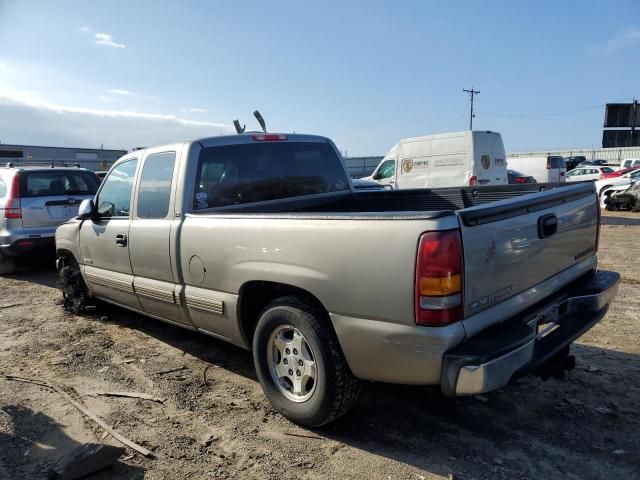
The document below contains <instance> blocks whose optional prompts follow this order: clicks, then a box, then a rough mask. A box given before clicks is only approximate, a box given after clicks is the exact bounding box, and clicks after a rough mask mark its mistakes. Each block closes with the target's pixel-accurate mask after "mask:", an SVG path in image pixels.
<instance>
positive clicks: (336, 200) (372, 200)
mask: <svg viewBox="0 0 640 480" xmlns="http://www.w3.org/2000/svg"><path fill="white" fill-rule="evenodd" d="M576 185H578V184H575V183H574V184H573V185H572V184H567V183H563V184H543V183H538V184H522V185H504V186H490V187H460V188H437V189H415V190H388V191H373V192H345V193H339V194H326V195H318V196H315V197H306V198H294V199H283V200H277V201H273V202H269V203H266V202H265V203H261V204H243V205H232V206H228V207H220V208H209V209H204V210H198V211H197V213H192V214H190V215H194V216H202V215H212V214H214V215H215V214H220V215H224V214H279V215H278V216H282V214H297V215H299V214H304V213H316V214H325V215H320V216H322V217H325V216H331V217H345V216H349V217H350V218H351V217H352V215H345V214H349V213H355V214H358V213H359V214H365V213H366V214H373V215H364V216H363V218H372V217H374V218H375V217H380V216H381V215H375V214H376V213H378V214H380V213H385V214H389V215H382V216H385V217H393V218H398V217H402V218H436V217H440V216H446V215H453V214H454V212H456V211H458V210H461V209H464V208H469V207H475V206H479V205H485V204H488V203H493V202H497V201H500V200H507V199H510V198H513V197H519V196H522V195H527V194H531V193H538V192H541V191H549V190H558V189H564V188H567V187H572V186H573V187H576ZM582 185H583V187H582V189H584V185H585V184H582ZM399 214H400V215H399ZM356 216H358V215H356Z"/></svg>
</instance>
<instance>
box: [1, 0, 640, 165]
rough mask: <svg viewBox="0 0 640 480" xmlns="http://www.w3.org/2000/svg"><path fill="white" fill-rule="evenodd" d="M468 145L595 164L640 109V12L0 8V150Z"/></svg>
mask: <svg viewBox="0 0 640 480" xmlns="http://www.w3.org/2000/svg"><path fill="white" fill-rule="evenodd" d="M472 86H473V87H475V89H476V90H480V94H479V95H477V96H476V99H475V108H476V118H475V119H474V129H476V130H493V131H498V132H500V133H502V136H503V139H504V143H505V147H506V149H507V151H522V150H534V149H551V148H571V147H592V146H593V147H599V146H600V144H601V140H602V125H603V119H604V104H606V103H614V102H629V101H631V100H632V99H633V97H634V96H636V97H638V98H640V2H638V1H637V0H618V1H616V2H611V1H596V0H585V1H578V0H575V1H562V2H557V1H537V2H518V1H486V2H484V1H483V2H480V1H454V0H452V1H447V2H444V1H441V2H432V1H417V0H416V1H409V0H406V1H405V0H396V1H391V0H388V1H371V0H368V1H359V0H354V1H344V0H343V1H336V0H324V1H321V2H311V1H305V0H297V1H284V0H283V1H271V2H265V1H261V2H257V1H253V0H245V1H243V2H237V1H189V0H185V1H181V2H173V1H172V2H169V1H162V0H156V1H145V0H139V1H130V0H128V1H110V0H102V1H95V2H94V1H81V2H80V1H78V2H76V1H64V0H60V1H56V2H51V1H30V0H20V1H18V0H0V141H1V142H2V143H24V144H32V145H53V146H73V147H80V146H82V147H100V146H101V145H103V146H104V148H124V149H131V148H132V147H136V146H152V145H158V144H163V143H171V142H177V141H183V140H187V139H190V138H199V137H206V136H216V135H222V134H230V133H233V132H234V130H233V123H232V122H233V120H234V119H236V118H238V119H240V121H241V123H244V124H247V127H248V128H247V129H248V130H250V129H258V125H257V122H256V121H255V119H254V118H253V116H252V112H253V111H254V110H256V109H258V110H260V112H261V113H262V115H263V117H264V118H265V120H266V122H267V127H268V129H269V131H273V132H298V133H313V134H319V135H325V136H328V137H330V138H332V139H333V140H334V141H335V142H336V144H337V146H338V148H340V150H341V151H343V153H346V154H347V155H349V156H359V155H383V154H384V153H386V151H387V150H388V149H389V148H390V147H391V146H392V145H393V144H395V143H396V142H397V140H398V139H400V138H404V137H411V136H417V135H428V134H434V133H442V132H450V131H459V130H465V129H467V128H468V126H469V97H468V95H467V94H466V93H464V92H463V91H462V89H463V88H471V87H472Z"/></svg>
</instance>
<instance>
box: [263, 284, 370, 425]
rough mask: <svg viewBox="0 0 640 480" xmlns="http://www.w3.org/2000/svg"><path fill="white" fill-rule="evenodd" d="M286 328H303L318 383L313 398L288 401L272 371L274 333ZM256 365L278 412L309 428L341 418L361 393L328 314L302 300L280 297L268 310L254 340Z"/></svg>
mask: <svg viewBox="0 0 640 480" xmlns="http://www.w3.org/2000/svg"><path fill="white" fill-rule="evenodd" d="M283 326H292V327H294V329H297V330H298V331H299V332H300V333H301V334H302V336H303V337H304V340H306V342H307V344H308V346H309V348H310V350H311V351H312V352H313V355H314V360H315V365H316V372H317V376H316V381H315V383H314V386H313V391H312V393H311V396H310V397H309V398H308V399H306V400H304V401H299V402H296V401H293V400H291V399H289V398H287V397H286V396H285V395H284V394H283V393H282V392H281V391H280V389H279V387H278V386H277V385H276V383H275V381H274V379H273V377H272V374H271V370H270V367H269V361H270V360H268V357H267V352H268V349H269V348H272V347H271V345H270V338H271V335H272V333H274V332H275V331H276V330H277V329H278V328H279V327H283ZM253 361H254V364H255V368H256V373H257V375H258V379H259V380H260V384H261V385H262V390H263V391H264V393H265V395H266V397H267V399H268V400H269V402H270V403H271V405H272V406H273V408H274V409H276V410H277V411H278V412H280V413H281V414H282V415H283V416H285V417H286V418H288V419H289V420H291V421H292V422H294V423H297V424H299V425H303V426H305V427H319V426H321V425H325V424H327V423H329V422H331V421H333V420H335V419H336V418H338V417H340V416H341V415H343V414H345V413H346V412H347V411H348V410H349V409H350V408H351V407H352V406H353V405H354V404H355V402H356V401H357V399H358V395H359V394H360V381H359V380H358V379H357V378H356V377H354V376H353V373H351V370H350V369H349V366H348V365H347V361H346V359H345V358H344V355H343V353H342V350H341V348H340V344H339V343H338V338H337V336H336V334H335V332H334V330H333V327H332V326H331V322H330V320H329V318H328V316H327V314H326V312H324V311H323V310H322V309H321V308H319V307H317V306H315V305H314V304H312V303H310V302H307V301H305V300H303V299H301V298H299V297H293V296H291V297H283V298H279V299H277V300H275V301H274V302H272V303H270V304H269V305H267V307H265V309H264V310H263V311H262V313H261V314H260V319H259V320H258V325H257V327H256V331H255V335H254V337H253Z"/></svg>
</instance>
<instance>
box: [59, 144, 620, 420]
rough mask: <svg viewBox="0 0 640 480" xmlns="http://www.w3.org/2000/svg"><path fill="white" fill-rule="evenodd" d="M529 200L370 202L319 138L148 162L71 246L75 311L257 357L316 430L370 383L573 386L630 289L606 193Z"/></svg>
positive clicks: (82, 223) (63, 254)
mask: <svg viewBox="0 0 640 480" xmlns="http://www.w3.org/2000/svg"><path fill="white" fill-rule="evenodd" d="M527 186H528V185H526V184H525V185H518V186H509V185H503V186H495V187H479V188H477V189H474V190H473V192H474V193H473V194H471V190H470V189H469V187H463V188H446V189H432V190H424V189H416V190H404V191H403V190H393V191H370V192H369V191H356V190H354V189H353V186H352V182H351V181H350V179H349V177H348V174H347V170H346V168H345V167H344V165H343V164H342V163H341V157H340V154H339V152H338V150H337V148H336V147H335V145H334V144H333V143H332V142H331V141H330V140H328V139H327V138H324V137H318V136H311V135H298V134H292V135H283V134H241V135H234V136H223V137H212V138H205V139H201V140H196V141H188V142H185V143H180V144H173V145H165V146H162V147H157V148H149V149H144V150H140V151H135V152H132V153H130V154H128V155H126V156H124V157H123V158H122V159H120V160H118V161H117V162H116V164H115V165H114V166H113V168H112V169H111V170H110V172H109V174H108V175H107V177H106V178H105V180H104V182H103V183H102V185H101V186H100V188H99V190H98V193H97V194H96V196H95V199H94V200H86V201H84V202H83V204H82V206H81V208H80V212H79V215H78V217H77V218H75V219H73V220H70V221H68V222H66V223H65V224H64V225H61V226H60V227H59V228H58V230H57V232H56V248H57V254H58V261H57V266H58V268H59V269H60V275H61V279H62V286H63V292H64V299H65V306H66V307H67V308H69V309H71V310H72V311H79V310H81V309H82V306H83V305H84V304H86V302H87V301H88V299H90V298H91V297H94V298H97V299H101V300H104V301H107V302H110V303H114V304H116V305H120V306H122V307H125V308H128V309H130V310H133V311H136V312H139V313H142V314H145V315H149V316H152V317H154V318H156V319H159V320H164V321H167V322H169V323H171V324H174V325H179V326H182V327H184V328H187V329H190V330H194V331H198V332H203V333H206V334H209V335H212V336H214V337H215V338H218V339H221V340H224V341H227V342H231V343H233V344H235V345H238V346H241V347H243V348H246V349H250V350H252V352H253V359H254V364H255V368H256V374H257V377H258V379H259V381H260V384H261V386H262V388H263V391H264V392H265V394H266V396H267V398H268V399H269V401H270V402H271V404H272V405H273V407H274V408H275V409H276V410H277V411H279V412H281V413H282V414H283V415H284V416H285V417H287V418H289V419H290V420H292V421H293V422H296V423H299V424H301V425H306V426H319V425H323V424H325V423H327V422H330V421H332V420H334V419H335V418H337V417H339V416H340V415H342V414H344V413H345V412H346V411H347V410H349V408H351V407H352V406H353V405H354V403H355V401H356V399H357V397H358V393H359V390H360V380H373V381H380V382H391V383H400V384H414V385H440V388H441V390H442V392H443V393H444V394H446V395H451V396H460V395H474V394H480V393H483V392H487V391H490V390H495V389H498V388H501V387H503V386H505V385H506V384H508V383H509V382H510V381H511V380H513V379H517V378H519V377H521V376H524V375H527V374H530V373H534V372H539V373H540V374H541V375H547V374H549V373H553V374H559V372H561V371H564V369H571V368H572V366H573V361H572V357H571V356H570V355H569V347H570V345H571V343H572V342H573V341H574V340H575V339H576V338H578V337H579V336H580V335H582V334H583V333H584V332H586V331H587V330H589V329H590V328H591V327H592V326H593V325H595V324H596V323H597V322H598V321H599V320H600V319H601V318H602V317H603V316H604V315H605V313H606V312H607V309H608V306H609V304H610V303H611V301H612V299H613V297H614V295H615V293H616V288H617V284H618V281H619V278H620V277H619V275H618V274H616V273H613V272H605V271H603V270H598V269H597V259H596V251H597V249H598V235H599V222H598V215H597V212H598V208H597V207H598V205H597V197H596V195H595V192H594V189H593V185H592V184H586V183H584V184H576V185H567V186H562V187H556V188H553V189H547V190H546V191H542V192H539V189H538V187H537V186H536V185H531V186H530V187H529V188H530V190H526V188H523V187H527ZM529 192H534V193H529ZM497 193H499V196H498V198H500V199H501V200H502V201H500V202H493V203H492V201H491V200H492V199H494V198H496V194H497ZM390 245H391V246H392V247H393V248H389V246H390ZM381 252H384V254H381ZM525 273H526V274H525Z"/></svg>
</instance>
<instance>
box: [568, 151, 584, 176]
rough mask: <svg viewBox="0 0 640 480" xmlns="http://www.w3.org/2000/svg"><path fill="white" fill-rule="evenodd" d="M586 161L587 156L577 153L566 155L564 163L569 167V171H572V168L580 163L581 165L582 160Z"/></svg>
mask: <svg viewBox="0 0 640 480" xmlns="http://www.w3.org/2000/svg"><path fill="white" fill-rule="evenodd" d="M586 161H587V157H585V156H582V155H577V156H573V157H564V164H565V166H566V168H567V172H570V171H571V170H573V169H574V168H576V167H577V166H578V165H580V164H581V163H582V162H586Z"/></svg>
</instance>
